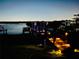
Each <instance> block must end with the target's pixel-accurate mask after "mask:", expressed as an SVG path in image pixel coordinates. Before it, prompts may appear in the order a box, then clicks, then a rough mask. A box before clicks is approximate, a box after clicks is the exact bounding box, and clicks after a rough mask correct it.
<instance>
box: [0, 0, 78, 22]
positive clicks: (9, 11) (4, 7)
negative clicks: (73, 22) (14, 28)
mask: <svg viewBox="0 0 79 59" xmlns="http://www.w3.org/2000/svg"><path fill="white" fill-rule="evenodd" d="M76 13H79V0H0V21H47V20H48V21H53V20H65V19H71V18H73V15H74V14H76Z"/></svg>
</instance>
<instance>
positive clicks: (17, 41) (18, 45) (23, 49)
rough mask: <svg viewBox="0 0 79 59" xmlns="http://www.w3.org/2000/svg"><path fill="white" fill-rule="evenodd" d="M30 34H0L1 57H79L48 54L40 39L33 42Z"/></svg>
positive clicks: (7, 58)
mask: <svg viewBox="0 0 79 59" xmlns="http://www.w3.org/2000/svg"><path fill="white" fill-rule="evenodd" d="M27 37H28V36H24V35H23V36H22V35H21V36H20V35H15V36H13V35H9V36H6V35H4V36H0V39H1V41H0V57H1V59H2V58H3V59H72V58H73V59H79V56H78V54H79V53H78V54H77V56H75V54H74V55H72V53H70V54H71V56H67V55H66V56H64V57H63V56H62V57H56V56H53V55H52V56H51V55H50V54H48V50H47V49H46V48H45V47H39V46H37V44H38V40H37V41H35V42H36V43H35V42H33V41H32V40H31V41H30V40H29V39H33V38H32V37H29V38H27Z"/></svg>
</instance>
